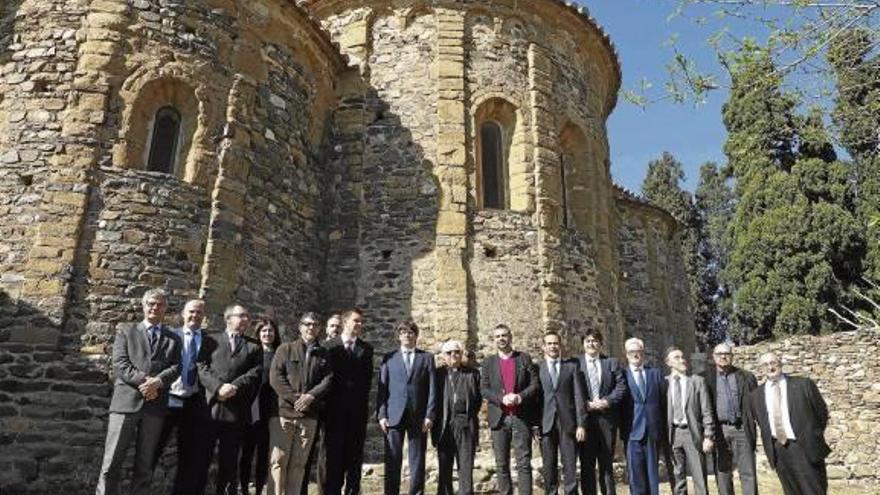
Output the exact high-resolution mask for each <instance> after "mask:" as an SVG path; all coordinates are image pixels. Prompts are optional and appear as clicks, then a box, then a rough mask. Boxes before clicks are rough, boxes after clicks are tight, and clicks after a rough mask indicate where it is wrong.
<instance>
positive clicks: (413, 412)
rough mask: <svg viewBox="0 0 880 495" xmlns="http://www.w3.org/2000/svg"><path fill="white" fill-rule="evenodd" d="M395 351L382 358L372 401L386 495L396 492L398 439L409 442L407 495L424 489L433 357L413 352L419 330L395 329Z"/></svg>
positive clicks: (400, 450) (400, 460)
mask: <svg viewBox="0 0 880 495" xmlns="http://www.w3.org/2000/svg"><path fill="white" fill-rule="evenodd" d="M396 330H397V337H398V340H399V341H400V349H399V350H396V351H394V352H390V353H388V354H386V355H385V357H384V358H382V366H381V368H380V369H379V388H378V391H377V397H376V406H377V408H378V413H377V417H378V420H379V426H380V427H381V428H382V432H383V433H384V434H385V495H398V494H399V493H400V468H401V465H402V463H403V439H404V436H406V438H408V439H409V452H408V454H409V469H410V483H409V493H410V495H423V494H424V491H425V448H426V447H427V433H428V431H429V430H430V429H431V425H432V424H433V422H434V415H435V412H436V397H437V394H436V389H435V384H434V380H435V372H434V355H433V354H431V353H430V352H425V351H423V350H421V349H417V348H416V342H417V341H418V337H419V327H418V326H416V324H415V322H412V321H405V322H401V323H399V324H398V325H397V328H396Z"/></svg>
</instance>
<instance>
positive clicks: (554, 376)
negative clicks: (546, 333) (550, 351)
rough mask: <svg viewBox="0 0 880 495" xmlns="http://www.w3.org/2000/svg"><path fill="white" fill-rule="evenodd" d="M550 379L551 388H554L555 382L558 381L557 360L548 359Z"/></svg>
mask: <svg viewBox="0 0 880 495" xmlns="http://www.w3.org/2000/svg"><path fill="white" fill-rule="evenodd" d="M550 381H551V382H553V388H554V389H555V388H556V382H557V381H559V361H557V360H555V359H554V360H552V361H550Z"/></svg>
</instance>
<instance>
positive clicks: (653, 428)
mask: <svg viewBox="0 0 880 495" xmlns="http://www.w3.org/2000/svg"><path fill="white" fill-rule="evenodd" d="M624 348H625V349H626V360H627V362H628V363H629V365H628V366H627V367H626V381H627V384H628V385H629V393H627V394H626V396H625V397H624V401H623V416H624V420H623V421H622V423H621V428H622V431H621V438H622V439H623V444H624V446H625V447H626V470H627V475H628V477H629V492H630V494H632V495H659V494H660V469H659V462H660V453H661V452H664V449H665V445H666V380H665V379H664V378H663V374H662V373H661V372H660V370H659V369H657V368H654V367H650V366H645V343H644V342H643V341H642V339H639V338H636V337H633V338H630V339H627V341H626V342H625V343H624Z"/></svg>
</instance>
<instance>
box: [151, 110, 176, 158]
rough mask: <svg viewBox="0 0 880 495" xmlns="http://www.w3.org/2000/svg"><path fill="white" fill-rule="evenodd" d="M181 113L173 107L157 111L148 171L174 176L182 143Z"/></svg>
mask: <svg viewBox="0 0 880 495" xmlns="http://www.w3.org/2000/svg"><path fill="white" fill-rule="evenodd" d="M180 121H181V117H180V112H179V111H177V109H176V108H174V107H171V106H166V107H162V108H160V109H159V110H157V111H156V116H155V118H154V119H153V135H152V137H151V139H150V153H149V155H148V158H147V170H148V171H151V172H163V173H166V174H174V173H175V170H176V168H177V167H176V165H177V163H176V161H177V147H178V143H179V142H180Z"/></svg>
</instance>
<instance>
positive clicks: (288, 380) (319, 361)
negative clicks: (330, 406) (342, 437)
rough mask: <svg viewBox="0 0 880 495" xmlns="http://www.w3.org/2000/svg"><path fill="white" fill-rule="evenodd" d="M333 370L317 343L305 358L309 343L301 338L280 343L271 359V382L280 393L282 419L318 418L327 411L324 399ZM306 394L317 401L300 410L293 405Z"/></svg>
mask: <svg viewBox="0 0 880 495" xmlns="http://www.w3.org/2000/svg"><path fill="white" fill-rule="evenodd" d="M332 381H333V370H332V369H331V368H330V360H329V358H328V356H327V350H326V349H324V348H323V347H321V346H320V345H319V344H317V343H315V346H314V347H313V348H312V351H311V354H310V355H309V356H308V359H306V344H305V342H303V340H302V339H296V340H295V341H293V342H287V343H285V344H281V346H279V347H278V349H277V350H276V351H275V357H274V358H273V359H272V368H271V369H270V370H269V383H270V384H271V385H272V388H273V389H274V390H275V393H276V394H278V415H279V416H281V417H283V418H288V419H293V418H317V417H318V415H319V414H320V413H321V411H323V409H324V399H325V398H326V397H327V394H329V393H330V385H331V383H332ZM303 394H309V395H311V396H312V397H314V398H315V400H314V401H312V403H311V404H310V405H309V407H308V409H306V410H305V411H297V410H296V409H295V408H294V404H295V403H296V401H297V400H299V398H300V396H302V395H303Z"/></svg>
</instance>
